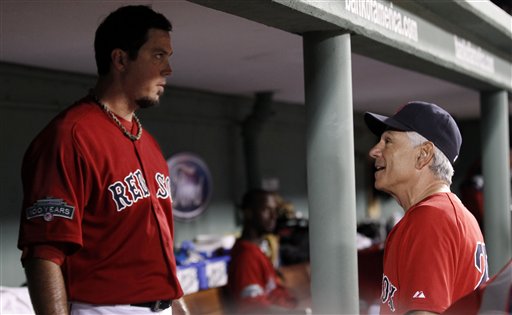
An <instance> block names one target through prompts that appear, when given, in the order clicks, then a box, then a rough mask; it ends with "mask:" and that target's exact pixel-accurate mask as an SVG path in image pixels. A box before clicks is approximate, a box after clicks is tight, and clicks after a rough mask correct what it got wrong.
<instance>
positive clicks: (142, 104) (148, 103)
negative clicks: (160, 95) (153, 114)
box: [135, 97, 160, 108]
mask: <svg viewBox="0 0 512 315" xmlns="http://www.w3.org/2000/svg"><path fill="white" fill-rule="evenodd" d="M135 103H137V105H139V108H149V107H153V106H157V105H158V104H160V102H159V99H156V100H154V99H150V98H149V97H142V98H139V99H137V100H135Z"/></svg>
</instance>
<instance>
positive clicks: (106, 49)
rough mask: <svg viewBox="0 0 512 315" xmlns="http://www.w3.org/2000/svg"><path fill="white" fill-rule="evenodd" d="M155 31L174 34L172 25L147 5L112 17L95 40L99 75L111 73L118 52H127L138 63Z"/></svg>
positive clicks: (104, 23)
mask: <svg viewBox="0 0 512 315" xmlns="http://www.w3.org/2000/svg"><path fill="white" fill-rule="evenodd" d="M152 28H153V29H160V30H164V31H168V32H170V31H172V24H171V22H170V21H169V20H168V19H167V18H166V17H165V16H163V15H162V14H161V13H158V12H155V11H153V9H151V8H150V7H149V6H145V5H130V6H124V7H121V8H119V9H117V10H116V11H114V12H112V13H110V14H109V15H108V16H107V17H106V18H105V20H103V22H102V23H101V24H100V26H98V29H97V30H96V36H95V38H94V52H95V57H96V66H97V68H98V75H100V76H101V75H105V74H107V73H108V72H109V70H110V63H111V62H112V58H111V54H112V51H113V50H114V49H116V48H119V49H122V50H124V51H126V52H127V53H128V56H129V57H130V59H132V60H134V59H136V58H137V54H138V52H139V49H140V47H141V46H142V45H144V43H145V42H146V41H147V40H148V31H149V30H150V29H152Z"/></svg>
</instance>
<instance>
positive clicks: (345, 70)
mask: <svg viewBox="0 0 512 315" xmlns="http://www.w3.org/2000/svg"><path fill="white" fill-rule="evenodd" d="M303 44H304V78H305V93H306V116H307V117H306V120H307V177H308V201H309V216H310V226H309V231H310V251H311V294H312V304H313V314H359V293H358V279H357V248H356V194H355V169H354V167H355V166H354V134H353V133H354V132H353V130H354V124H353V108H352V65H351V45H350V34H343V33H339V32H337V33H334V32H311V33H305V34H304V37H303Z"/></svg>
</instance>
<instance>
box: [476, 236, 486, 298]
mask: <svg viewBox="0 0 512 315" xmlns="http://www.w3.org/2000/svg"><path fill="white" fill-rule="evenodd" d="M475 268H476V269H477V270H478V272H479V273H480V280H479V281H478V284H477V285H476V287H475V289H476V288H478V287H479V286H480V285H482V284H484V283H485V282H486V281H487V280H488V279H489V266H488V265H487V251H486V250H485V244H484V243H482V242H478V243H476V250H475Z"/></svg>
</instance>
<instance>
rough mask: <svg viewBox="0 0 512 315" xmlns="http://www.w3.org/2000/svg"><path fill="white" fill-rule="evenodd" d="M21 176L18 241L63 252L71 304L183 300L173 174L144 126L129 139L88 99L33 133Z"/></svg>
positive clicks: (131, 126) (20, 244) (21, 244)
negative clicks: (176, 254)
mask: <svg viewBox="0 0 512 315" xmlns="http://www.w3.org/2000/svg"><path fill="white" fill-rule="evenodd" d="M119 120H121V121H122V123H123V125H124V126H125V128H127V130H132V131H133V133H134V134H135V133H136V132H137V131H138V130H137V128H138V127H137V125H136V124H132V123H130V122H128V121H125V120H122V119H121V118H119ZM22 180H23V189H24V200H23V209H22V218H21V226H20V235H19V241H18V247H19V248H20V249H26V248H27V247H30V246H34V245H38V244H60V247H61V248H64V249H65V254H66V258H65V260H64V262H63V264H62V266H61V268H62V271H63V275H64V278H65V282H66V288H67V293H68V299H69V300H70V301H76V302H85V303H92V304H129V303H139V302H147V301H153V300H158V299H176V298H179V297H181V296H182V294H183V293H182V289H181V287H180V285H179V282H178V279H177V277H176V263H175V259H174V253H173V237H174V235H173V217H172V209H171V196H170V181H169V172H168V168H167V163H166V161H165V159H164V158H163V156H162V153H161V150H160V147H159V146H158V144H157V143H156V141H155V140H154V138H153V137H151V136H150V135H149V133H148V132H143V133H142V137H141V138H140V139H139V140H137V141H131V140H130V139H128V137H126V136H125V135H124V134H123V133H122V131H121V129H120V128H119V126H117V125H116V124H115V122H114V121H113V120H112V119H111V118H110V117H109V116H108V115H107V114H106V113H105V112H103V110H102V109H101V108H100V107H99V106H98V105H97V104H96V103H94V102H92V101H91V100H89V99H87V98H86V99H83V100H81V101H80V102H78V103H77V104H75V105H73V106H71V107H70V108H68V109H67V110H65V111H63V112H62V113H61V114H59V115H58V116H57V117H56V118H55V119H54V120H53V121H52V122H51V123H50V124H49V125H48V126H47V127H46V128H45V129H43V131H42V132H41V133H40V134H39V135H38V136H37V137H36V138H35V139H34V141H33V142H32V143H31V145H30V147H29V149H28V150H27V152H26V154H25V157H24V160H23V167H22ZM62 244H64V245H65V246H62Z"/></svg>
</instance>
